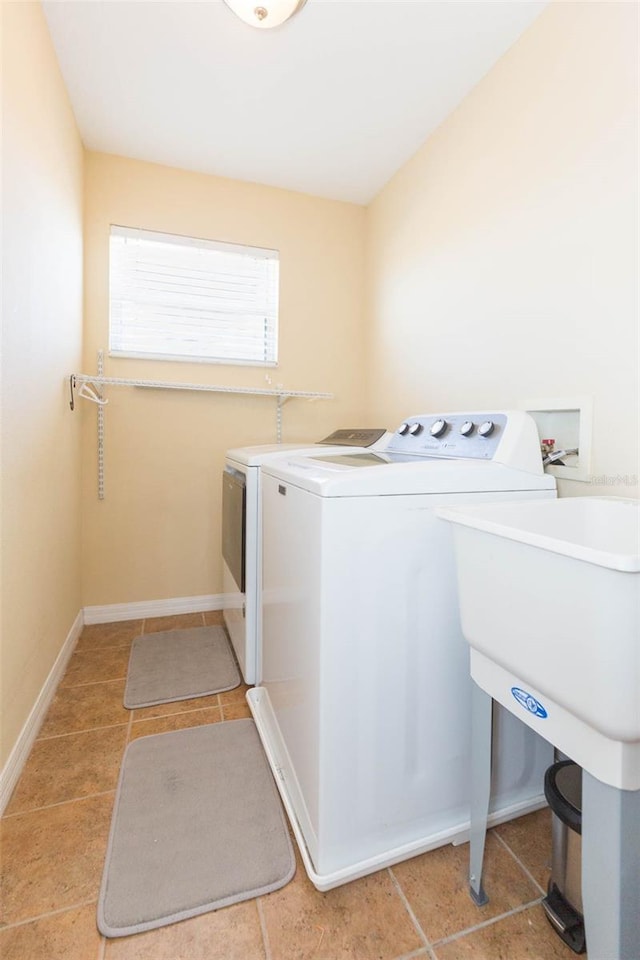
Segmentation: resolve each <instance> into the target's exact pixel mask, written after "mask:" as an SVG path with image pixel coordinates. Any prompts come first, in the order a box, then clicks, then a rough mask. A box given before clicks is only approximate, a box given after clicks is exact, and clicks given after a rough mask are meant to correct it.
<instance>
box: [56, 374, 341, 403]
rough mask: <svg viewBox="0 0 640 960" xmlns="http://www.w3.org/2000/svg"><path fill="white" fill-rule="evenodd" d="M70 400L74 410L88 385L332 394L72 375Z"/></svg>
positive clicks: (286, 395)
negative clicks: (75, 396) (74, 393)
mask: <svg viewBox="0 0 640 960" xmlns="http://www.w3.org/2000/svg"><path fill="white" fill-rule="evenodd" d="M69 383H70V390H71V400H70V403H69V406H70V407H71V409H72V410H73V409H74V395H73V391H74V389H75V388H76V387H80V388H82V385H83V384H90V385H91V386H92V387H94V388H98V387H103V386H105V387H141V388H143V389H147V390H191V391H198V392H209V393H240V394H248V395H250V396H258V397H280V398H283V399H289V398H290V397H299V398H301V399H306V400H332V399H333V394H332V393H312V392H309V391H306V390H285V389H284V388H279V387H276V388H270V389H267V388H264V387H221V386H216V385H213V384H208V383H177V382H175V381H171V380H136V379H133V378H128V377H101V376H96V375H95V374H93V375H91V374H87V373H73V374H71V377H70V378H69ZM82 395H83V394H82V390H81V389H80V390H79V391H78V396H82Z"/></svg>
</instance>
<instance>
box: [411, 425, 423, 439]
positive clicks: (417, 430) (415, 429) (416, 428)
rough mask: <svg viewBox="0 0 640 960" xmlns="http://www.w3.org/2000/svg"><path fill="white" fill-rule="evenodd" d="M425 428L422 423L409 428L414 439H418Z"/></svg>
mask: <svg viewBox="0 0 640 960" xmlns="http://www.w3.org/2000/svg"><path fill="white" fill-rule="evenodd" d="M422 430H423V426H422V424H421V423H412V424H411V426H410V427H409V433H410V434H411V436H412V437H417V436H418V434H419V433H422Z"/></svg>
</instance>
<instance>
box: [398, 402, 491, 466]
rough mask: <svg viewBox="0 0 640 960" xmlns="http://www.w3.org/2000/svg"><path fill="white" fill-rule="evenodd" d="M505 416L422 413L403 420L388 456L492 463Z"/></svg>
mask: <svg viewBox="0 0 640 960" xmlns="http://www.w3.org/2000/svg"><path fill="white" fill-rule="evenodd" d="M507 423H508V417H507V415H506V414H505V413H464V414H462V413H446V414H422V415H419V416H416V417H408V418H407V419H406V420H404V421H403V422H402V423H401V424H400V426H399V427H398V429H397V430H396V432H395V434H394V435H393V437H392V438H391V440H390V441H389V445H388V447H387V451H388V452H389V453H409V454H414V455H415V456H424V457H465V458H470V459H474V460H492V459H493V456H494V454H495V452H496V449H497V447H498V444H499V443H500V441H501V439H502V437H503V435H504V432H505V430H506V429H507Z"/></svg>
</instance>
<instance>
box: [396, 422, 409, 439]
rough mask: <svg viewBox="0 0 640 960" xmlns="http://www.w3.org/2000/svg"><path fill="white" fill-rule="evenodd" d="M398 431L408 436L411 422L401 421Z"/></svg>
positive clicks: (402, 435)
mask: <svg viewBox="0 0 640 960" xmlns="http://www.w3.org/2000/svg"><path fill="white" fill-rule="evenodd" d="M398 433H399V434H400V436H401V437H406V435H407V434H408V433H409V424H408V423H401V424H400V426H399V427H398Z"/></svg>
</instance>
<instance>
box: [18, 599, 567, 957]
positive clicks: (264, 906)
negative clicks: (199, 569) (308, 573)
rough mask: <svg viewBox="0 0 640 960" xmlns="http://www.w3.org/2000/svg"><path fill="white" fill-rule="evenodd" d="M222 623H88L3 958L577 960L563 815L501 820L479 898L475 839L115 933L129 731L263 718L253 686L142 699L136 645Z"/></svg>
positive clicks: (36, 810)
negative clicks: (113, 889) (113, 835)
mask: <svg viewBox="0 0 640 960" xmlns="http://www.w3.org/2000/svg"><path fill="white" fill-rule="evenodd" d="M220 621H221V615H220V614H219V613H206V614H190V615H188V616H183V617H164V618H158V619H152V620H145V621H135V622H134V621H130V622H127V623H118V624H104V625H100V626H88V627H85V629H84V631H83V633H82V636H81V637H80V640H79V641H78V645H77V648H76V650H75V652H74V654H73V656H72V657H71V660H70V661H69V665H68V668H67V671H66V673H65V675H64V677H63V678H62V681H61V683H60V686H59V688H58V691H57V693H56V696H55V699H54V700H53V702H52V704H51V707H50V709H49V712H48V714H47V717H46V719H45V721H44V724H43V726H42V729H41V730H40V733H39V737H38V739H37V741H36V742H35V744H34V746H33V749H32V751H31V754H30V756H29V759H28V761H27V763H26V765H25V768H24V771H23V773H22V776H21V778H20V781H19V783H18V785H17V787H16V790H15V792H14V795H13V797H12V799H11V801H10V803H9V805H8V806H7V809H6V811H5V815H4V817H3V819H2V821H1V822H0V828H1V843H2V852H3V867H2V890H1V900H0V902H1V903H2V914H3V915H2V918H1V921H0V922H1V924H2V926H1V928H0V956H2V958H3V960H134V958H135V960H414V958H415V960H417V958H429V960H571V958H572V957H573V956H574V954H572V953H571V951H570V950H569V949H568V948H567V947H565V946H564V944H563V943H562V942H561V941H560V940H559V939H558V937H556V936H555V934H554V933H553V932H552V931H551V929H550V927H549V924H548V923H547V921H546V919H545V917H544V916H543V912H542V908H541V906H540V899H541V897H542V895H543V892H544V890H545V888H546V882H547V877H548V871H549V857H550V842H549V829H550V828H549V814H548V811H539V812H537V813H534V814H530V815H529V816H526V817H522V818H520V819H519V820H516V821H512V822H511V823H509V824H505V825H503V826H501V827H499V828H496V829H495V830H493V831H492V832H491V834H490V837H489V839H488V844H487V861H486V874H485V886H486V888H487V890H488V891H489V893H490V897H491V899H490V902H489V904H487V906H485V907H483V908H482V909H480V910H478V909H477V908H476V907H474V906H473V904H472V903H471V901H470V899H469V897H468V895H467V882H466V869H467V847H466V845H465V846H461V847H452V846H447V847H442V848H440V849H438V850H434V851H432V852H430V853H427V854H424V855H422V856H419V857H415V858H414V859H412V860H407V861H405V862H404V863H400V864H397V865H396V866H394V867H392V868H391V869H387V870H380V871H379V872H378V873H376V874H373V875H372V876H369V877H365V878H363V879H361V880H357V881H355V882H354V883H350V884H347V885H345V886H343V887H339V888H337V889H335V890H331V891H329V892H328V893H324V894H323V893H319V892H318V891H317V890H316V889H315V888H314V887H313V886H312V885H311V883H310V882H309V881H308V880H307V878H306V875H305V873H304V869H303V867H302V865H301V864H300V863H298V870H297V873H296V876H295V877H294V879H293V880H292V881H291V882H290V883H289V884H288V885H287V886H286V887H284V888H282V889H281V890H278V891H276V892H275V893H271V894H269V895H268V896H264V897H259V898H258V899H256V900H250V901H247V902H245V903H240V904H236V905H235V906H232V907H228V908H226V909H224V910H219V911H217V912H215V913H209V914H205V915H204V916H201V917H197V918H195V919H192V920H187V921H184V922H182V923H178V924H174V925H172V926H169V927H164V928H163V929H160V930H155V931H151V932H150V933H143V934H139V935H137V936H135V937H126V938H121V939H117V940H109V941H107V940H105V939H104V938H103V937H101V936H100V935H99V933H98V932H97V930H96V926H95V911H96V901H97V897H98V890H99V885H100V878H101V873H102V865H103V860H104V855H105V849H106V843H107V836H108V831H109V825H110V820H111V809H112V804H113V799H114V791H115V787H116V782H117V778H118V771H119V767H120V761H121V759H122V754H123V751H124V749H125V746H126V744H127V743H129V742H130V741H131V740H133V739H134V738H136V737H139V736H144V735H145V734H150V733H161V732H163V731H167V730H175V729H181V728H184V727H190V726H196V725H198V724H202V723H218V722H221V721H224V720H233V719H237V718H239V717H246V716H249V715H250V714H249V710H248V708H247V706H246V703H245V699H244V694H245V690H246V688H245V687H239V688H237V689H236V690H232V691H230V692H228V693H223V694H219V695H217V696H212V697H201V698H199V699H197V700H190V701H182V702H180V703H171V704H167V705H164V706H161V707H149V708H145V709H141V710H134V711H128V710H125V709H124V707H123V706H122V696H123V691H124V684H125V676H126V671H127V663H128V658H129V648H130V645H131V641H132V640H133V638H134V637H135V636H137V635H139V634H140V633H142V632H144V633H150V632H153V631H155V630H166V629H170V628H172V627H175V628H181V627H192V626H202V625H203V623H206V624H213V623H219V622H220Z"/></svg>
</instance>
